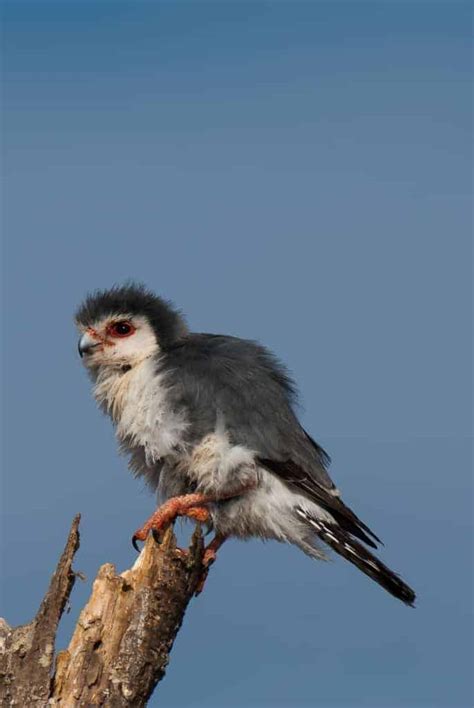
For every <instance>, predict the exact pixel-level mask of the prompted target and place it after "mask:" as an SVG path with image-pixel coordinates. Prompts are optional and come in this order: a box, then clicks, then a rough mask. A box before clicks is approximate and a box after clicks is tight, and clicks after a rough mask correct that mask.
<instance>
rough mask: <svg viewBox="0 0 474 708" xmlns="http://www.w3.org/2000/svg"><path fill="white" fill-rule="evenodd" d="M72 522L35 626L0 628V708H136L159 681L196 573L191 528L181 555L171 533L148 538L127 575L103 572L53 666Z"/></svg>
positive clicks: (198, 559)
mask: <svg viewBox="0 0 474 708" xmlns="http://www.w3.org/2000/svg"><path fill="white" fill-rule="evenodd" d="M79 520H80V517H79V516H77V517H76V518H75V519H74V521H73V524H72V527H71V531H70V533H69V538H68V540H67V543H66V547H65V549H64V552H63V554H62V556H61V558H60V560H59V563H58V566H57V568H56V571H55V573H54V575H53V577H52V579H51V582H50V586H49V589H48V591H47V593H46V595H45V597H44V599H43V601H42V603H41V607H40V609H39V611H38V613H37V615H36V617H35V618H34V619H33V620H32V621H31V622H30V623H29V624H26V625H22V626H20V627H15V628H11V627H9V626H8V624H7V623H6V622H5V621H4V620H0V705H2V706H21V708H23V707H24V706H50V705H53V706H63V707H64V708H74V707H76V706H112V707H113V708H115V707H117V708H121V707H122V706H134V707H135V706H136V707H137V708H139V707H140V706H145V705H146V703H147V700H148V699H149V698H150V696H151V694H152V693H153V690H154V688H155V686H156V684H157V683H158V682H159V681H160V679H162V678H163V676H164V674H165V670H166V666H167V664H168V661H169V654H170V651H171V648H172V646H173V642H174V639H175V637H176V635H177V633H178V631H179V629H180V627H181V623H182V621H183V617H184V614H185V612H186V608H187V606H188V603H189V601H190V599H191V598H192V597H193V595H194V594H195V592H196V589H197V588H198V585H199V581H200V578H201V576H202V572H203V565H202V554H203V538H202V533H201V530H200V528H199V527H198V528H197V529H196V531H195V533H194V535H193V538H192V541H191V545H190V548H189V549H188V551H187V553H186V554H184V553H183V552H182V551H180V549H177V548H176V539H175V537H174V534H173V531H172V529H169V530H168V531H167V533H166V534H165V537H164V539H163V542H162V543H161V544H157V543H156V542H155V540H154V539H153V537H152V536H150V537H149V538H148V540H147V541H146V543H145V546H144V548H143V550H142V552H141V553H140V555H139V557H138V559H137V561H136V562H135V564H134V566H133V567H132V568H131V569H130V570H126V571H125V572H123V573H121V574H117V573H116V571H115V568H114V566H113V565H111V564H110V563H107V564H105V565H103V566H102V567H101V568H100V570H99V572H98V574H97V577H96V579H95V581H94V584H93V588H92V594H91V596H90V598H89V601H88V602H87V604H86V606H85V607H84V609H83V610H82V612H81V614H80V616H79V619H78V621H77V624H76V627H75V629H74V632H73V636H72V639H71V641H70V643H69V646H68V648H67V649H65V650H64V651H60V652H59V653H58V654H57V655H56V656H55V653H54V644H55V638H56V632H57V627H58V624H59V620H60V618H61V615H62V613H63V611H64V608H65V606H66V603H67V601H68V599H69V595H70V593H71V590H72V587H73V585H74V580H75V577H76V574H75V573H74V571H73V570H72V561H73V558H74V554H75V552H76V551H77V549H78V547H79V530H78V527H79Z"/></svg>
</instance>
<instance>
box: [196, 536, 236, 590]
mask: <svg viewBox="0 0 474 708" xmlns="http://www.w3.org/2000/svg"><path fill="white" fill-rule="evenodd" d="M227 538H228V536H221V535H220V534H216V535H215V536H214V538H213V539H212V541H211V542H210V544H209V545H208V546H207V547H206V548H205V549H204V555H203V557H202V564H203V566H204V568H203V571H202V574H201V577H200V578H199V582H198V584H197V587H196V591H195V593H194V594H195V595H200V594H201V593H202V591H203V589H204V585H205V582H206V580H207V576H208V575H209V568H210V567H211V565H212V564H213V563H214V561H215V560H216V558H217V551H218V550H219V548H220V547H221V546H222V544H223V543H224V541H226V540H227Z"/></svg>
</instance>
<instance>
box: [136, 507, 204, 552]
mask: <svg viewBox="0 0 474 708" xmlns="http://www.w3.org/2000/svg"><path fill="white" fill-rule="evenodd" d="M208 502H209V499H208V497H206V496H205V495H204V494H186V495H184V496H182V497H173V498H172V499H169V500H168V501H167V502H166V503H165V504H163V505H162V506H160V507H159V508H158V509H157V510H156V511H155V513H154V514H152V516H150V518H149V519H148V520H147V521H146V522H145V523H144V524H143V526H142V527H141V528H139V529H138V530H137V531H135V533H134V534H133V536H132V544H133V547H134V548H135V550H137V551H139V550H140V549H139V548H138V544H137V541H145V540H146V538H147V536H148V534H149V533H150V531H152V533H153V534H156V535H157V536H158V538H157V540H159V538H160V536H161V535H162V534H163V532H164V531H165V530H166V529H167V528H168V526H169V525H170V524H172V523H173V522H174V520H175V519H176V517H177V516H188V517H189V518H191V519H195V520H196V521H200V522H201V523H206V522H208V521H209V520H210V514H209V511H208V510H207V509H206V508H205V507H204V506H202V504H205V503H208Z"/></svg>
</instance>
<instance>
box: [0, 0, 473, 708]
mask: <svg viewBox="0 0 474 708" xmlns="http://www.w3.org/2000/svg"><path fill="white" fill-rule="evenodd" d="M3 27H4V36H3V64H4V77H3V113H4V117H3V138H4V145H3V165H4V166H3V176H4V178H5V185H4V215H3V228H2V230H3V244H4V259H3V269H4V273H3V274H4V279H3V280H4V305H5V317H4V330H3V374H4V394H5V395H4V406H3V414H4V415H3V432H4V446H3V450H4V456H3V492H4V494H3V497H2V507H3V516H2V544H3V545H2V558H3V573H2V585H3V600H2V607H1V614H3V615H4V616H6V617H7V618H8V620H9V621H10V622H11V623H21V622H24V621H27V620H28V619H29V618H30V617H31V616H32V614H34V612H35V611H36V608H37V606H38V603H39V601H40V598H41V596H42V593H43V591H44V589H45V587H46V585H47V582H48V579H49V576H50V573H51V572H52V570H53V567H54V564H55V563H56V560H57V557H58V555H59V553H60V551H61V549H62V546H63V543H64V540H65V537H66V533H67V530H68V527H69V524H70V522H71V519H72V517H73V515H74V513H76V512H77V511H80V512H82V514H83V522H82V545H81V550H80V553H79V554H78V556H77V560H76V567H77V569H80V570H82V571H84V572H85V573H86V575H87V577H88V582H87V583H84V584H83V583H80V582H79V583H78V585H77V587H76V589H75V591H74V595H73V597H72V610H71V613H70V614H69V615H68V616H67V617H66V619H65V621H64V623H63V625H62V629H61V632H60V645H61V646H64V645H65V644H66V642H67V638H68V634H69V632H70V630H71V627H72V625H73V623H74V621H75V619H76V618H77V613H78V611H79V609H80V608H81V606H82V605H83V603H84V602H85V600H86V598H87V595H88V593H89V587H90V581H91V580H92V578H93V577H94V576H95V574H96V572H97V569H98V567H99V565H100V564H102V563H104V562H106V561H112V562H114V563H115V564H116V565H117V568H118V569H121V570H122V569H125V568H126V567H128V566H130V564H131V563H132V562H133V561H134V558H135V555H134V551H133V549H132V547H131V545H130V536H131V533H132V532H133V531H134V530H135V528H136V527H137V526H138V525H139V524H140V523H141V522H142V521H143V520H144V519H145V517H147V516H148V515H149V514H150V513H151V511H152V509H153V504H154V502H153V498H152V496H151V495H149V494H148V493H147V491H146V490H145V489H143V487H142V485H141V483H139V482H136V481H135V480H134V479H133V478H132V476H131V475H129V473H128V472H127V469H126V461H125V460H124V459H123V458H119V457H118V455H117V453H116V449H115V442H114V439H113V433H112V430H111V426H110V424H109V423H108V421H107V420H106V419H105V418H103V417H102V416H101V415H100V414H99V412H98V411H97V410H96V408H95V404H94V402H93V401H92V399H91V396H90V388H89V382H88V380H87V377H86V375H85V374H84V372H83V370H82V367H81V365H80V363H79V360H78V357H77V353H76V333H75V331H74V328H73V324H72V314H73V311H74V309H75V307H76V305H77V304H78V303H79V301H80V300H81V298H82V297H83V296H84V294H85V293H86V292H87V291H89V290H90V289H94V288H96V287H106V286H109V285H111V284H113V283H117V282H121V281H123V280H124V279H125V278H129V277H133V278H136V279H139V280H141V281H144V282H145V283H147V284H148V285H149V286H151V287H152V288H154V289H156V290H157V291H158V292H159V293H161V294H163V295H165V296H167V297H169V298H171V299H173V300H174V301H175V302H176V303H177V304H178V305H179V306H181V307H182V308H183V310H184V311H185V312H186V314H187V316H188V320H189V323H190V325H191V326H192V328H194V329H196V330H199V331H210V332H226V333H229V334H233V335H237V336H242V337H249V338H256V339H259V340H260V341H262V342H263V343H265V344H266V345H268V346H270V347H271V348H272V349H273V350H274V351H275V352H276V353H277V354H278V355H279V356H280V357H281V358H282V359H283V360H284V361H285V362H286V363H287V364H288V366H289V367H290V369H291V371H292V372H293V374H294V376H295V378H296V380H297V381H298V384H299V386H300V389H301V392H302V408H301V416H302V419H303V421H304V423H305V425H306V426H307V427H308V429H309V430H310V431H311V433H312V434H313V436H314V437H316V439H317V440H319V441H320V442H321V443H322V444H323V445H324V446H325V447H326V448H327V449H328V451H329V452H330V453H331V454H332V457H333V466H332V474H333V476H334V478H335V480H336V481H337V483H338V484H339V486H340V487H341V488H342V491H343V495H344V499H345V500H346V501H347V502H348V503H349V504H350V505H351V506H353V507H354V509H355V510H356V511H357V513H358V514H359V515H360V516H361V517H362V518H363V519H364V520H365V521H366V522H367V523H368V524H369V525H370V526H372V527H373V528H374V530H375V531H376V533H377V534H379V535H380V536H381V537H382V539H383V540H384V541H385V544H386V545H385V548H384V549H383V550H382V553H381V555H382V557H383V559H384V560H385V561H386V562H387V563H388V564H389V565H390V566H391V567H392V568H394V569H395V570H397V571H399V572H401V573H402V575H403V577H404V578H405V579H406V580H407V581H409V582H410V583H411V584H412V585H413V586H414V587H415V588H416V590H417V591H418V595H419V600H418V606H417V609H416V610H411V609H408V608H406V607H404V606H403V605H402V604H400V603H398V602H397V601H396V600H394V599H393V598H391V597H390V596H389V595H387V594H385V593H384V592H383V591H382V590H381V589H380V588H379V587H378V586H376V585H375V584H374V583H371V582H370V581H369V580H368V579H367V578H365V577H364V576H362V575H361V574H360V573H358V572H357V571H356V570H355V569H354V568H352V567H351V566H349V564H347V563H346V562H344V561H343V560H342V559H335V560H334V562H331V563H327V564H322V563H319V564H317V563H315V562H313V561H311V560H309V559H308V558H307V557H305V556H303V555H302V554H301V553H300V552H299V551H298V550H296V549H295V548H292V547H284V546H281V545H278V544H276V543H268V544H265V545H264V544H262V543H260V542H257V541H254V542H249V543H246V544H244V543H238V542H230V543H229V544H227V545H226V546H225V547H224V548H223V550H222V553H221V556H220V559H219V560H218V562H217V563H216V565H215V566H214V567H213V569H212V571H211V574H210V577H209V581H208V585H207V588H206V591H205V593H204V594H203V595H202V596H201V597H200V598H199V599H197V600H195V601H193V603H192V606H191V607H190V609H189V613H188V615H187V617H186V621H185V623H184V626H183V628H182V630H181V632H180V635H179V638H178V641H177V643H176V646H175V648H174V650H173V655H172V661H171V664H170V667H169V670H168V674H167V676H166V678H165V680H164V681H163V683H162V684H161V685H160V687H159V692H157V698H158V696H159V698H160V700H161V702H159V701H157V699H155V700H152V701H151V703H150V705H151V706H154V705H157V704H159V705H161V706H165V707H166V708H197V707H198V706H199V707H201V706H206V708H227V707H229V708H264V707H265V708H278V707H280V708H283V707H284V708H301V707H303V706H305V707H308V706H315V707H318V708H319V707H322V708H331V707H335V706H338V707H339V708H359V707H362V706H367V707H368V706H371V707H373V708H388V707H390V708H402V707H403V708H419V707H421V706H423V707H425V708H431V707H439V708H441V707H442V708H448V707H449V708H451V707H458V708H468V706H471V705H472V703H473V697H472V693H471V686H470V668H471V665H470V662H471V660H472V645H471V622H472V596H471V592H472V582H471V581H472V575H471V569H470V568H471V552H472V540H471V539H472V530H473V528H472V526H473V523H472V521H473V519H472V504H471V502H472V496H471V492H472V489H471V469H472V457H471V438H470V435H471V430H472V420H471V384H472V380H471V373H470V372H471V368H470V365H471V358H472V354H471V338H470V333H471V322H472V312H471V292H470V278H471V253H470V203H469V202H470V191H471V184H470V166H471V152H470V151H471V147H470V145H471V135H470V130H471V115H470V78H471V77H470V56H469V45H468V42H469V29H470V4H469V3H464V2H456V1H455V0H450V1H449V2H435V1H433V2H404V1H402V0H400V1H398V2H383V1H381V2H355V1H353V2H339V1H334V2H316V1H313V2H304V3H303V2H301V3H300V2H274V3H270V2H244V1H242V2H221V3H217V2H215V3H207V2H198V1H195V2H159V1H157V2H129V3H120V2H93V1H89V2H85V1H84V2H72V1H67V0H63V1H62V2H60V3H59V2H58V3H57V4H52V3H50V2H42V1H38V2H30V3H27V2H22V1H17V2H14V3H13V2H7V3H3ZM155 701H156V702H155Z"/></svg>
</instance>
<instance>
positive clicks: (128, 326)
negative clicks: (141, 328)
mask: <svg viewBox="0 0 474 708" xmlns="http://www.w3.org/2000/svg"><path fill="white" fill-rule="evenodd" d="M134 332H135V327H134V326H133V325H132V323H131V322H127V320H120V321H119V322H113V323H112V324H111V325H109V326H108V327H107V334H109V335H110V336H111V337H130V335H131V334H133V333H134Z"/></svg>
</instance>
